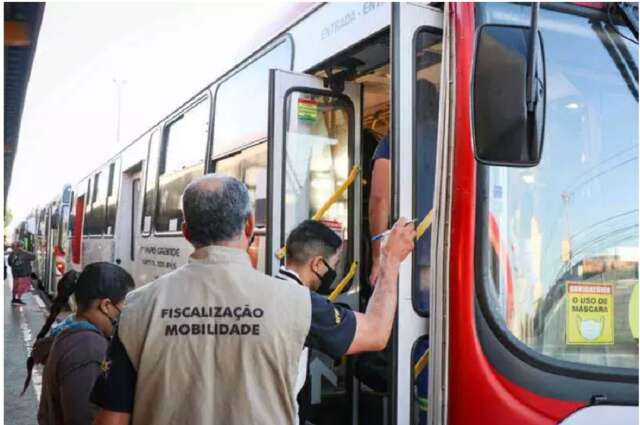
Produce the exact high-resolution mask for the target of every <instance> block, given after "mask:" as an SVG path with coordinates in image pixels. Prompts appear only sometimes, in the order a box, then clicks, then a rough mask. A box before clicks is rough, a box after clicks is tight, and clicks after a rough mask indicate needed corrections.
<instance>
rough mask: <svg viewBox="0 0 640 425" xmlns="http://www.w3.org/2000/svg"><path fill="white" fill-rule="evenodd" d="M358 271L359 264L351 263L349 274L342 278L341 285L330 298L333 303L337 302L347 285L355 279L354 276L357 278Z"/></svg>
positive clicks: (339, 284)
mask: <svg viewBox="0 0 640 425" xmlns="http://www.w3.org/2000/svg"><path fill="white" fill-rule="evenodd" d="M357 270H358V262H357V261H354V262H353V263H351V268H349V272H348V273H347V274H346V275H345V276H344V277H343V278H342V280H341V281H340V283H338V285H337V286H336V287H335V289H334V290H333V291H332V292H331V294H330V295H329V297H328V298H329V299H330V300H331V301H335V300H336V298H338V296H339V295H340V294H341V293H342V291H343V290H344V288H345V287H346V286H347V284H348V283H349V282H350V281H351V279H353V276H355V274H356V271H357Z"/></svg>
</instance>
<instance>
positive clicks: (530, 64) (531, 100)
mask: <svg viewBox="0 0 640 425" xmlns="http://www.w3.org/2000/svg"><path fill="white" fill-rule="evenodd" d="M539 13H540V3H532V4H531V25H530V26H529V51H528V57H527V110H528V111H529V113H532V112H535V109H536V103H537V101H538V95H537V93H538V90H537V87H536V76H537V64H536V60H537V56H536V46H537V44H538V43H536V37H537V36H538V14H539Z"/></svg>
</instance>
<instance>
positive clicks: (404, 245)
mask: <svg viewBox="0 0 640 425" xmlns="http://www.w3.org/2000/svg"><path fill="white" fill-rule="evenodd" d="M406 223H407V220H406V219H404V218H401V219H399V220H398V221H397V222H396V224H395V225H394V226H393V229H392V230H391V234H390V235H389V236H388V237H387V239H386V240H385V241H384V242H383V243H382V247H381V250H380V273H379V276H378V281H377V283H376V284H375V289H374V291H373V295H372V296H371V299H370V300H369V304H368V306H367V311H366V312H365V313H355V318H356V331H355V336H354V338H353V341H352V342H351V345H350V346H349V349H348V350H347V354H355V353H360V352H363V351H380V350H382V349H384V347H386V345H387V342H388V341H389V336H390V335H391V328H392V327H393V319H394V317H395V313H396V307H397V301H398V271H399V269H400V263H402V261H403V260H404V259H405V258H406V257H407V255H409V253H410V252H411V251H412V250H413V246H414V240H415V237H416V231H415V229H414V226H413V224H408V225H405V224H406Z"/></svg>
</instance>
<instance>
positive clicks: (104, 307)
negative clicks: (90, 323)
mask: <svg viewBox="0 0 640 425" xmlns="http://www.w3.org/2000/svg"><path fill="white" fill-rule="evenodd" d="M109 304H113V303H111V301H110V300H109V298H102V299H101V300H100V301H99V302H98V309H99V310H101V311H102V312H104V313H106V312H107V311H109Z"/></svg>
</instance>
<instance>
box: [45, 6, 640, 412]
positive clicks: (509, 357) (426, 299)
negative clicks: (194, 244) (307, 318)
mask: <svg viewBox="0 0 640 425" xmlns="http://www.w3.org/2000/svg"><path fill="white" fill-rule="evenodd" d="M634 7H635V8H634ZM634 12H635V19H634ZM531 29H534V30H536V31H532V30H531ZM274 34H275V35H274V36H273V37H272V38H270V39H269V40H268V41H267V42H266V43H265V44H264V45H262V46H260V47H259V48H258V49H256V50H255V51H254V52H253V53H252V54H251V55H249V56H248V57H247V58H246V59H245V60H243V61H242V62H241V63H239V64H237V66H235V67H234V68H233V69H230V70H229V71H228V72H226V73H225V74H223V75H221V76H220V77H218V78H217V79H215V80H214V81H213V83H211V84H210V85H208V86H207V87H205V88H204V89H202V90H201V91H200V92H198V93H197V94H195V95H194V96H193V97H192V98H191V99H189V100H188V101H187V102H185V103H184V104H183V105H181V106H180V107H179V108H177V109H176V110H175V111H173V112H172V113H170V114H169V115H167V116H165V117H164V118H163V119H161V120H160V121H159V122H158V123H157V124H156V125H154V126H153V127H151V128H149V129H148V130H147V131H146V132H145V133H144V134H143V135H141V136H140V137H139V138H137V139H136V140H135V141H133V142H132V143H131V144H130V145H129V146H127V147H126V148H125V149H124V150H122V151H121V152H119V153H117V154H116V155H115V156H113V157H112V158H110V159H109V160H108V161H106V162H105V163H104V164H103V165H102V166H101V167H99V168H98V169H96V170H94V171H93V172H91V173H90V174H89V175H88V176H86V177H85V178H84V179H82V180H81V181H80V182H78V183H77V184H75V185H74V186H73V187H72V192H73V195H72V198H71V202H70V214H69V217H68V218H65V219H64V220H62V221H64V222H66V223H68V226H66V227H65V229H66V230H67V232H68V234H67V236H66V237H65V238H62V239H60V241H67V243H66V245H65V246H63V247H62V249H63V251H64V252H65V253H66V258H67V263H66V268H74V269H77V270H81V269H82V268H83V267H84V266H85V265H86V264H88V263H91V262H95V261H109V262H114V263H117V264H120V265H121V266H122V267H124V268H125V269H127V270H128V271H129V272H130V273H131V274H132V275H133V276H134V278H135V281H136V284H137V285H144V284H146V283H148V282H150V281H152V280H154V279H156V278H158V277H159V276H161V275H162V274H164V273H167V272H169V271H171V270H174V269H175V268H177V267H179V266H180V265H182V264H184V263H185V262H186V260H187V257H188V255H189V254H190V252H191V247H190V246H189V244H188V243H187V242H186V241H185V240H184V238H183V237H182V236H181V234H180V227H181V224H182V220H183V218H182V211H181V194H182V191H183V189H184V187H185V186H186V185H187V184H188V182H189V181H191V179H192V178H194V177H195V176H198V175H202V174H203V173H223V174H227V175H233V176H235V177H237V178H239V179H240V180H242V181H243V182H244V183H245V184H246V185H247V187H248V189H249V191H250V194H251V197H252V202H253V207H254V211H255V214H256V223H257V227H258V232H257V238H256V239H255V242H254V244H253V245H252V247H251V248H250V254H251V258H252V261H253V265H254V267H256V268H258V269H259V270H262V271H264V272H265V273H269V274H274V273H275V272H276V271H277V269H278V267H279V259H278V257H277V255H276V254H277V252H278V250H279V248H280V247H281V246H282V245H283V244H284V240H285V238H286V235H287V234H288V232H289V231H290V230H291V229H292V228H293V227H294V226H295V225H296V224H298V223H299V222H300V221H302V220H304V219H307V218H310V217H312V216H313V215H314V214H315V213H316V212H317V211H318V209H320V208H321V206H322V205H323V204H324V202H325V201H326V200H327V199H329V198H330V197H331V196H332V195H333V194H334V192H335V191H336V190H337V189H338V188H339V187H340V186H341V185H342V184H343V183H345V181H347V179H348V176H349V175H350V174H351V173H352V171H353V170H354V168H355V169H359V170H360V171H359V173H358V174H357V177H356V178H355V180H354V181H353V183H352V184H351V185H350V186H349V188H348V190H347V191H345V192H344V193H343V195H342V196H340V197H339V198H338V199H337V201H336V202H335V203H334V204H333V205H332V206H331V207H330V208H329V210H328V211H327V212H326V213H325V214H324V216H323V217H322V220H325V221H327V222H328V223H330V224H331V225H332V227H333V228H334V229H336V231H337V232H339V233H340V234H341V235H342V236H343V238H344V240H345V241H346V249H345V250H344V252H343V258H342V259H341V264H340V265H339V267H338V272H339V275H340V276H339V278H340V277H342V276H344V275H345V274H346V273H347V270H349V269H350V267H351V265H352V264H353V263H354V262H357V263H358V265H359V266H358V267H359V268H358V271H357V273H356V274H355V276H354V278H353V279H352V281H351V283H350V285H349V286H348V288H347V289H346V290H345V291H344V292H343V294H342V295H341V296H340V297H339V298H338V301H339V302H343V303H346V304H348V305H349V306H350V307H351V308H352V309H354V310H362V309H364V307H365V305H366V301H367V297H368V296H369V294H370V288H369V285H368V282H367V279H368V272H369V267H370V263H371V259H370V250H371V246H370V243H369V240H370V237H371V235H370V234H369V230H368V229H369V227H368V213H367V212H368V208H369V205H368V202H369V197H368V193H369V190H370V179H371V168H372V165H371V164H372V155H373V151H374V149H375V148H376V145H377V143H379V142H380V140H381V139H382V138H384V137H385V136H387V135H388V136H390V153H391V154H390V159H391V163H390V164H391V176H390V181H391V193H392V195H391V199H392V208H391V215H392V218H395V217H399V216H405V217H418V219H419V222H422V219H423V217H425V216H426V215H427V213H428V212H430V211H431V212H432V214H430V216H431V217H432V218H433V224H432V226H431V227H430V228H428V229H427V230H426V233H425V235H427V237H425V238H424V240H423V241H422V242H419V243H418V245H420V243H422V246H421V247H418V248H417V250H420V249H421V250H422V251H421V252H422V253H423V254H424V258H423V257H422V256H421V255H422V254H421V255H418V254H414V255H413V258H412V260H411V261H406V262H405V263H403V265H402V268H401V272H400V277H399V288H400V289H399V299H398V313H397V319H396V323H395V327H394V334H393V338H392V341H391V342H390V345H389V347H388V349H387V350H385V351H384V352H383V353H381V354H379V355H376V356H369V357H366V356H361V357H359V358H345V359H344V360H343V361H342V362H338V363H334V362H333V361H331V360H330V359H329V358H327V357H325V356H324V355H322V354H321V353H313V354H312V356H311V366H310V369H311V379H310V382H309V385H310V389H309V398H310V406H311V407H310V409H309V412H308V417H309V419H310V420H311V421H312V422H313V423H316V424H325V423H341V424H342V423H344V424H410V423H411V424H425V423H429V424H444V423H452V424H468V423H520V424H547V423H560V422H565V423H571V424H577V423H593V421H598V418H602V417H605V418H609V419H610V420H611V421H612V422H607V423H614V422H613V420H622V421H625V420H626V421H630V420H634V418H637V415H638V408H637V404H638V367H637V362H638V336H637V323H636V324H635V325H634V320H633V317H635V321H636V322H637V286H638V266H637V264H638V248H637V247H638V218H637V206H638V178H637V169H638V117H637V115H638V74H637V72H638V66H637V63H638V57H637V48H636V44H637V5H636V6H633V5H626V4H614V3H611V4H607V3H597V4H593V5H590V6H588V5H587V6H585V5H584V4H564V3H554V4H543V5H542V7H541V8H540V9H539V12H538V8H537V7H535V6H533V7H532V6H531V5H529V4H509V3H477V4H470V3H432V4H414V3H411V4H410V3H401V4H398V3H393V4H390V3H331V4H323V5H310V6H309V7H307V8H306V9H305V10H304V11H303V13H301V15H300V16H299V17H297V18H296V19H295V20H293V21H292V22H291V24H289V25H287V26H284V27H282V28H279V29H278V30H277V31H274ZM532 35H533V36H532ZM634 43H636V44H634ZM534 46H536V48H535V49H534V48H533V47H534ZM529 52H533V53H532V54H529ZM425 120H426V121H428V122H430V123H432V124H431V125H432V130H431V133H428V134H430V135H431V136H429V137H427V136H425V135H426V134H427V133H425V131H426V130H425V129H424V127H423V123H424V122H426V121H425ZM614 122H615V123H614ZM605 129H606V130H605ZM605 135H606V137H605ZM543 140H544V143H543ZM429 141H431V143H429ZM609 165H611V166H616V165H617V167H614V168H610V167H608V166H609ZM629 211H631V213H629ZM633 211H635V214H633ZM559 217H564V219H565V220H566V222H564V221H563V222H559V220H560V218H559ZM65 220H66V221H65ZM418 257H420V258H418ZM425 258H426V260H425ZM590 258H606V259H608V260H607V262H606V264H616V265H619V266H620V267H623V268H624V270H625V272H624V274H616V273H613V272H611V270H610V269H606V267H605V266H603V268H602V269H598V270H600V271H598V272H590V273H584V272H583V264H587V263H588V262H589V261H591V260H589V259H590ZM609 259H610V260H609ZM607 267H608V266H607ZM605 269H606V270H605ZM572 270H575V273H573V272H572V273H569V271H572ZM45 275H46V276H48V277H49V278H50V277H51V275H50V274H46V271H45ZM595 281H597V282H599V283H600V284H603V285H605V286H607V288H608V289H606V290H607V291H609V292H608V293H611V291H618V289H620V288H622V286H624V290H622V291H620V292H619V293H620V294H623V295H621V296H618V297H615V298H614V297H612V298H611V299H612V300H613V299H615V301H611V302H612V303H615V309H616V314H615V324H610V325H607V326H609V327H608V328H607V329H609V331H610V332H611V333H614V334H616V338H615V340H614V339H613V338H611V339H610V340H608V339H606V338H604V337H603V338H604V339H598V338H599V337H598V338H593V333H594V332H593V330H594V327H595V326H596V325H597V324H598V323H605V319H606V320H609V319H612V318H613V317H614V316H613V312H612V313H611V315H609V316H602V317H599V318H594V319H593V320H591V319H589V320H587V321H585V324H588V325H589V327H590V329H589V332H587V334H588V337H589V338H587V340H585V341H583V342H584V343H582V344H580V343H575V342H572V341H580V338H581V336H580V335H577V334H575V332H577V331H575V330H574V329H573V328H572V327H571V326H572V324H570V323H569V322H570V321H572V320H573V319H574V316H572V314H571V311H570V304H569V302H570V299H571V297H567V296H565V293H566V291H568V289H566V288H567V287H568V285H569V283H570V284H571V285H573V286H572V288H573V287H575V285H581V284H593V283H594V282H595ZM49 288H52V286H51V285H49ZM580 288H582V289H581V290H587V289H588V286H583V287H582V286H578V289H580ZM585 288H587V289H585ZM634 288H635V290H634ZM634 293H635V295H629V294H634ZM634 297H635V298H634ZM565 311H566V312H567V313H566V314H565ZM627 312H628V314H627ZM634 312H635V313H634ZM603 314H605V313H603ZM634 314H635V316H634ZM594 317H595V316H594ZM551 318H553V319H551ZM600 319H602V320H601V321H600V322H598V321H597V320H600ZM551 324H552V325H553V326H551ZM594 324H596V325H594ZM576 329H578V328H576ZM634 329H635V330H634ZM565 336H566V339H565ZM570 337H571V338H570ZM572 338H573V339H572ZM585 338H586V337H585ZM374 381H377V383H375V382H374ZM635 420H637V419H635ZM600 423H602V422H600ZM615 423H622V422H615Z"/></svg>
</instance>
